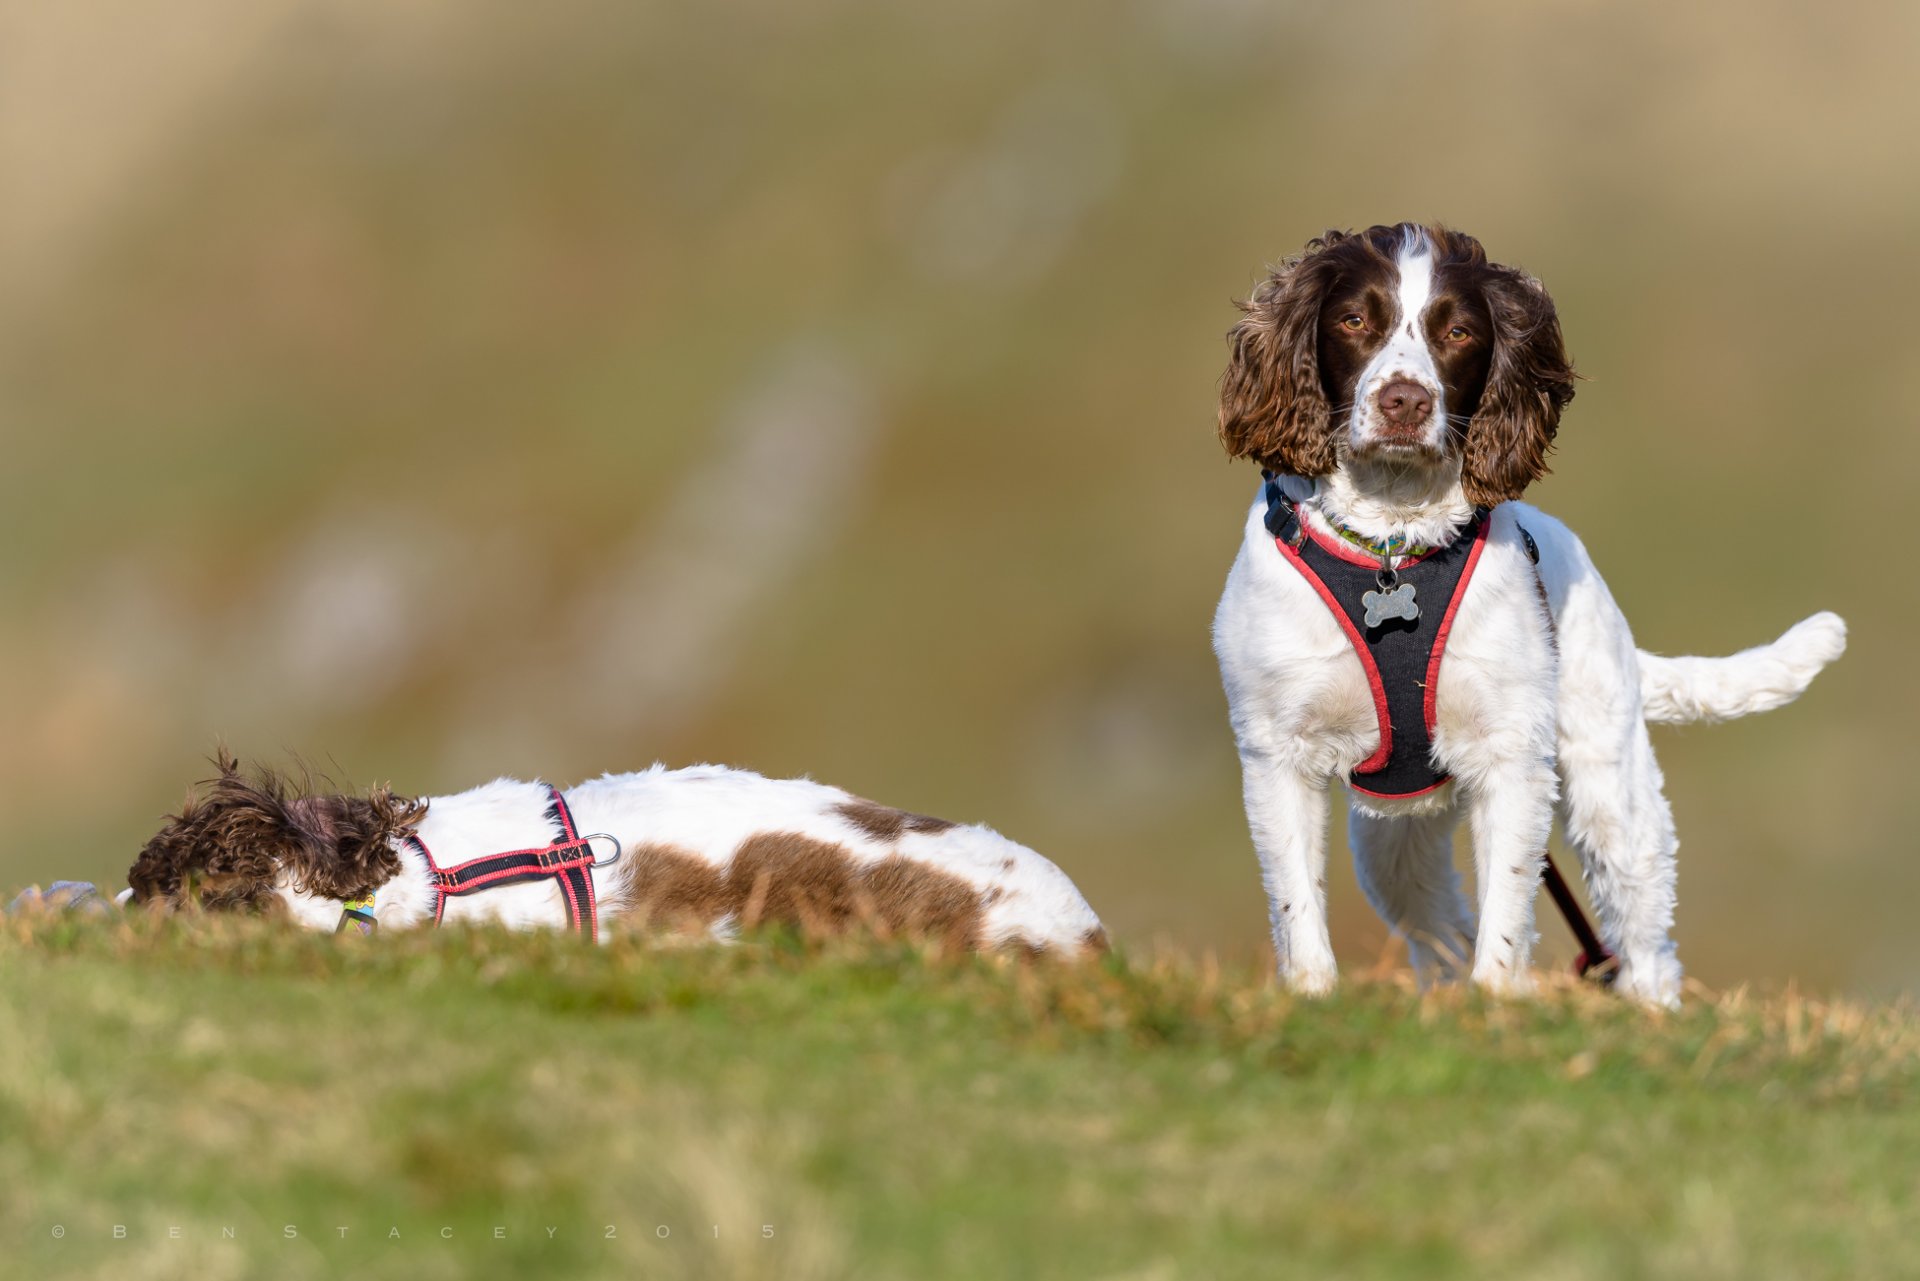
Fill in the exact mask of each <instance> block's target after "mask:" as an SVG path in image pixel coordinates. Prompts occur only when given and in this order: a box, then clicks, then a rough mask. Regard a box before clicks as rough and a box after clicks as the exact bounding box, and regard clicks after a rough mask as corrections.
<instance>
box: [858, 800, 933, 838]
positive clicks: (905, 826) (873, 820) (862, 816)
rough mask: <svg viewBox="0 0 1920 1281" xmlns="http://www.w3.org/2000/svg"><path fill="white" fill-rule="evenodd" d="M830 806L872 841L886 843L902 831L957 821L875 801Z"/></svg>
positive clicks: (897, 836) (923, 830)
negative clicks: (898, 808)
mask: <svg viewBox="0 0 1920 1281" xmlns="http://www.w3.org/2000/svg"><path fill="white" fill-rule="evenodd" d="M833 809H834V812H835V813H836V814H838V815H839V816H840V817H841V818H844V819H846V820H847V822H849V823H851V824H853V825H854V826H855V827H857V828H859V829H860V830H861V831H863V832H865V833H866V834H867V835H868V836H871V837H872V838H873V839H874V840H876V841H886V842H889V843H891V842H893V841H897V840H899V839H900V837H901V835H902V834H903V833H906V832H944V831H947V830H948V829H949V828H954V827H958V826H959V824H958V823H954V822H951V821H949V820H947V819H944V818H934V817H933V816H932V815H930V814H913V813H909V812H908V811H906V810H897V809H894V808H893V807H892V806H891V805H881V804H879V803H878V802H877V801H865V800H852V801H843V802H841V803H840V804H838V805H836V806H834V807H833Z"/></svg>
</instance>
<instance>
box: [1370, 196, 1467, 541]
mask: <svg viewBox="0 0 1920 1281" xmlns="http://www.w3.org/2000/svg"><path fill="white" fill-rule="evenodd" d="M1394 265H1395V267H1396V268H1397V270H1398V273H1399V278H1400V282H1399V287H1398V288H1397V289H1396V290H1395V291H1394V304H1395V315H1394V319H1393V330H1392V332H1391V333H1390V334H1389V335H1388V337H1387V341H1386V342H1385V343H1384V344H1382V345H1381V347H1380V350H1379V351H1377V352H1375V353H1374V354H1373V359H1371V360H1369V361H1368V362H1367V363H1366V365H1365V366H1364V367H1362V369H1361V370H1360V376H1359V378H1358V379H1356V380H1355V389H1356V394H1355V396H1354V398H1353V409H1352V410H1351V411H1350V412H1349V414H1348V416H1347V432H1348V447H1349V452H1351V453H1354V454H1362V453H1365V452H1366V451H1367V450H1368V449H1369V448H1370V447H1371V446H1373V445H1374V444H1375V443H1376V441H1377V440H1378V438H1379V437H1380V435H1381V434H1382V433H1384V432H1385V431H1386V427H1387V422H1386V418H1385V416H1384V415H1383V414H1382V413H1381V412H1380V405H1379V401H1378V397H1379V395H1380V390H1381V389H1382V388H1383V387H1385V386H1386V385H1387V384H1388V383H1390V382H1393V381H1395V380H1397V379H1402V378H1404V379H1407V380H1409V381H1411V382H1414V383H1417V384H1419V385H1420V386H1421V387H1423V388H1425V389H1426V391H1427V393H1428V394H1429V395H1431V396H1432V397H1433V413H1432V414H1430V415H1429V416H1428V418H1427V420H1426V422H1425V423H1424V424H1423V425H1422V439H1421V440H1420V442H1419V443H1420V445H1421V447H1423V448H1425V449H1428V450H1437V449H1439V448H1440V446H1441V444H1442V442H1443V441H1444V440H1445V439H1446V432H1447V392H1446V382H1445V380H1443V379H1442V378H1441V377H1440V367H1439V366H1438V365H1437V364H1436V363H1435V362H1434V359H1433V353H1432V352H1431V351H1430V350H1428V348H1427V340H1426V337H1425V336H1424V335H1423V334H1422V333H1421V332H1420V318H1421V317H1422V316H1423V315H1425V314H1426V310H1427V304H1428V303H1429V302H1431V301H1432V300H1433V242H1432V241H1431V240H1430V239H1428V237H1427V233H1426V232H1425V231H1423V230H1421V229H1420V228H1418V227H1412V226H1409V227H1407V228H1406V230H1405V232H1404V234H1403V238H1402V239H1401V242H1400V252H1399V253H1398V254H1397V255H1396V256H1395V259H1394ZM1396 532H1398V531H1396Z"/></svg>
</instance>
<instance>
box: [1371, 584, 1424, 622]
mask: <svg viewBox="0 0 1920 1281" xmlns="http://www.w3.org/2000/svg"><path fill="white" fill-rule="evenodd" d="M1360 603H1361V604H1362V605H1364V606H1366V607H1367V626H1368V627H1378V626H1380V624H1381V623H1384V622H1386V621H1387V620H1388V619H1389V618H1404V619H1406V620H1407V621H1408V622H1410V623H1413V622H1418V621H1419V620H1420V606H1419V605H1417V604H1415V603H1414V599H1413V584H1412V583H1402V584H1400V585H1399V586H1398V587H1396V588H1394V589H1393V590H1392V591H1390V592H1368V593H1367V594H1366V595H1364V596H1362V597H1361V598H1360Z"/></svg>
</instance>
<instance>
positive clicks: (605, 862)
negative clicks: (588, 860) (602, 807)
mask: <svg viewBox="0 0 1920 1281" xmlns="http://www.w3.org/2000/svg"><path fill="white" fill-rule="evenodd" d="M580 839H581V840H583V841H585V842H586V843H587V848H588V849H592V848H593V843H594V842H595V841H612V842H613V857H612V858H606V859H603V858H600V857H598V856H596V857H595V858H594V860H593V866H594V867H612V866H613V865H614V864H615V863H618V862H619V861H620V855H621V853H622V852H623V851H622V849H621V845H620V838H619V837H617V836H615V835H614V834H613V833H611V832H589V833H588V834H587V835H585V836H583V837H581V838H580Z"/></svg>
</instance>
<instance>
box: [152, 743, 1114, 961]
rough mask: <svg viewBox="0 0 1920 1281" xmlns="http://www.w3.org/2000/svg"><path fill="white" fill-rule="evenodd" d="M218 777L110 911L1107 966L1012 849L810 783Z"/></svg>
mask: <svg viewBox="0 0 1920 1281" xmlns="http://www.w3.org/2000/svg"><path fill="white" fill-rule="evenodd" d="M215 763H216V765H217V767H218V770H219V774H218V777H216V778H214V779H212V780H210V782H209V784H208V786H207V789H206V791H205V792H204V794H201V795H194V796H190V797H189V798H188V801H187V804H186V806H185V807H184V808H183V809H182V810H181V812H180V813H179V814H178V815H176V816H173V817H171V818H169V819H168V820H167V823H166V825H165V826H164V827H162V828H161V829H160V831H159V832H158V833H157V834H156V835H155V836H154V837H153V839H152V840H150V841H148V842H147V845H146V848H145V849H143V850H142V851H141V852H140V857H139V858H138V860H137V861H135V863H134V865H133V868H132V870H131V871H130V872H129V873H128V874H127V883H128V885H129V887H130V889H129V890H128V891H126V892H125V893H124V894H123V895H122V899H123V901H125V900H130V901H132V902H133V903H136V904H149V903H164V904H173V905H179V904H182V903H184V902H186V901H188V900H191V901H193V902H196V903H198V904H199V905H200V906H202V907H206V908H215V909H219V908H228V909H241V910H272V911H285V912H287V913H289V914H290V915H291V916H292V918H293V919H294V920H295V921H297V922H299V923H300V924H302V925H306V926H310V927H312V928H315V929H344V928H348V927H354V928H359V929H361V930H363V931H370V930H371V929H372V928H373V927H374V926H375V924H376V923H377V924H378V925H379V926H383V927H387V928H406V927H411V926H419V925H431V924H438V923H442V922H495V923H499V924H503V925H508V926H512V927H515V928H528V927H538V926H556V927H563V928H572V929H574V930H576V931H577V932H579V933H581V934H582V935H584V936H586V937H589V938H595V939H598V938H601V937H604V935H605V933H606V930H607V927H608V921H609V920H610V919H619V920H624V921H630V922H646V923H650V924H652V925H656V926H665V927H693V928H695V929H696V930H698V931H700V932H703V933H707V934H710V935H712V936H714V937H718V938H728V937H731V936H732V935H733V934H734V933H735V932H736V930H737V929H739V928H740V927H743V926H747V927H750V926H752V925H754V924H756V923H761V922H785V923H790V924H793V925H795V926H798V927H800V928H802V929H805V930H807V931H809V932H835V931H840V930H845V929H848V928H851V927H865V928H870V929H874V930H877V931H879V932H882V933H888V934H895V935H905V936H912V937H920V938H927V939H931V940H933V941H936V942H938V943H940V944H942V945H944V946H946V947H948V948H950V949H970V948H979V949H985V948H994V947H1000V946H1013V947H1024V948H1028V949H1033V950H1045V951H1050V952H1051V951H1058V952H1069V953H1071V952H1078V951H1083V950H1089V949H1092V950H1098V949H1101V948H1104V946H1105V935H1104V933H1103V932H1102V930H1101V926H1100V921H1099V918H1098V917H1096V916H1095V915H1094V913H1093V909H1092V908H1090V907H1088V906H1087V901H1086V900H1085V899H1084V898H1082V897H1081V896H1080V892H1079V890H1078V889H1076V888H1075V887H1074V884H1073V882H1072V881H1071V880H1069V879H1067V876H1066V874H1065V873H1064V872H1062V871H1061V870H1060V869H1059V868H1057V867H1055V866H1054V865H1053V864H1052V863H1050V862H1048V861H1047V860H1046V859H1044V858H1042V857H1041V856H1040V855H1038V854H1036V853H1034V852H1033V851H1032V850H1030V849H1027V848H1026V847H1025V846H1022V845H1017V844H1015V843H1014V842H1012V841H1010V840H1008V839H1007V838H1006V837H1004V836H1001V835H999V834H998V833H996V832H992V831H990V830H988V829H987V828H984V827H967V826H961V825H959V824H956V823H950V822H947V821H946V820H945V819H937V818H929V817H927V816H926V815H923V814H910V813H907V812H906V811H904V810H897V809H890V808H888V807H887V806H884V805H877V804H875V803H873V802H872V801H865V800H861V799H859V798H857V797H855V796H852V795H849V794H848V793H846V792H843V791H840V790H839V789H838V788H833V787H827V786H824V785H822V784H819V783H813V782H808V781H805V780H776V779H769V778H762V777H761V776H760V775H758V774H752V773H749V772H747V771H745V770H736V769H726V768H723V767H719V766H712V765H699V766H694V767H693V768H690V769H680V770H668V769H666V768H665V767H663V766H655V767H654V768H652V769H650V770H645V771H642V772H640V773H637V774H609V775H607V776H605V777H603V778H598V779H595V780H593V781H592V782H590V783H583V784H581V785H579V786H578V787H573V788H570V789H568V790H566V791H565V792H561V791H560V790H559V789H557V788H551V787H548V786H547V785H545V784H542V783H523V782H518V781H515V780H512V779H499V780H496V781H494V782H492V783H488V784H486V785H484V786H482V787H476V788H474V789H472V790H471V791H467V792H461V793H459V794H458V795H455V796H436V797H433V798H431V799H421V800H416V799H413V798H410V797H402V796H396V795H394V794H392V793H391V792H389V791H386V790H384V789H381V790H375V791H373V792H371V793H370V794H368V795H366V796H350V795H338V794H333V793H328V792H323V791H314V790H311V789H309V788H307V787H303V786H299V785H296V784H294V783H292V782H289V781H288V780H287V779H285V778H283V777H281V776H278V775H276V774H274V773H272V772H269V771H255V772H254V773H252V774H251V775H247V774H243V773H242V771H241V770H240V767H239V765H238V763H237V762H236V761H235V760H234V759H233V758H232V757H230V756H228V755H227V754H226V753H225V752H222V753H221V754H220V755H219V756H218V757H217V758H216V761H215Z"/></svg>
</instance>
